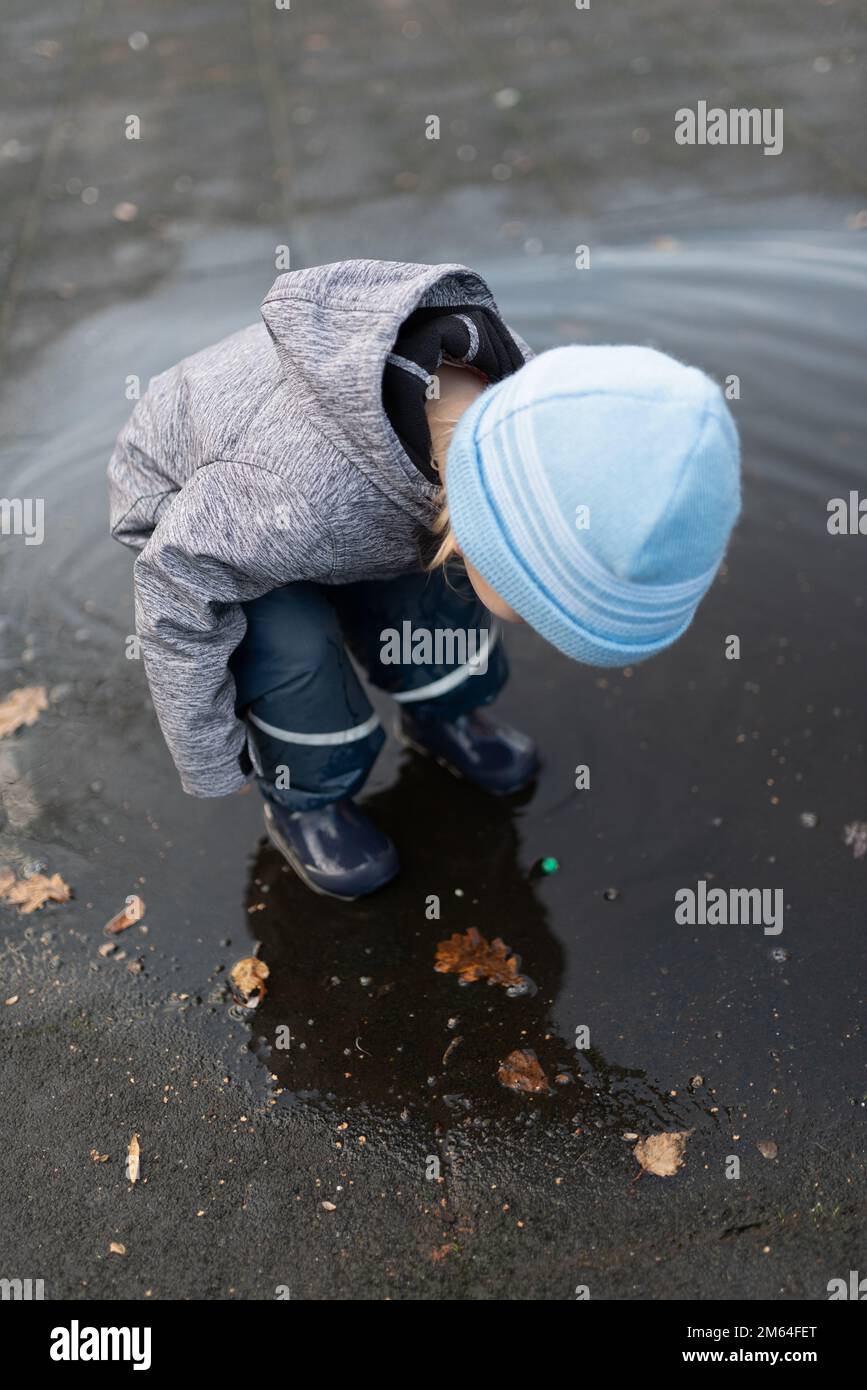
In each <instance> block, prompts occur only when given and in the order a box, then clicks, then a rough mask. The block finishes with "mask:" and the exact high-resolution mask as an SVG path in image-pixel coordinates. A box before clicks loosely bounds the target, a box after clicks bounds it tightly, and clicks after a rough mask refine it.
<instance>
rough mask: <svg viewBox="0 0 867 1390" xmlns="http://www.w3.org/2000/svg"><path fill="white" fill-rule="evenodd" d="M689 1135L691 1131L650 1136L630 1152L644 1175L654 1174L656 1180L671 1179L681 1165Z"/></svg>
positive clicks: (640, 1141)
mask: <svg viewBox="0 0 867 1390" xmlns="http://www.w3.org/2000/svg"><path fill="white" fill-rule="evenodd" d="M691 1134H692V1130H691V1129H680V1130H677V1129H676V1130H672V1131H670V1132H669V1133H666V1134H650V1135H648V1137H647V1138H646V1139H640V1140H639V1141H638V1143H637V1144H636V1145H635V1148H634V1149H633V1150H632V1152H633V1153H634V1154H635V1157H636V1158H637V1159H638V1162H639V1163H640V1164H641V1166H642V1168H643V1169H644V1171H645V1173H655V1174H656V1176H657V1177H658V1178H671V1177H674V1174H675V1173H676V1172H677V1170H678V1168H680V1167H681V1165H682V1163H683V1151H684V1149H685V1148H686V1141H687V1139H688V1138H689V1136H690V1135H691Z"/></svg>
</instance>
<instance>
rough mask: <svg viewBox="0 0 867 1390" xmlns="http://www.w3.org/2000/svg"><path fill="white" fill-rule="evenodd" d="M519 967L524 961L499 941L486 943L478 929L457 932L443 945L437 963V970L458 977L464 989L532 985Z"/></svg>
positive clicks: (472, 928) (443, 942)
mask: <svg viewBox="0 0 867 1390" xmlns="http://www.w3.org/2000/svg"><path fill="white" fill-rule="evenodd" d="M520 966H521V957H520V956H516V955H515V954H514V952H513V951H512V950H511V948H510V947H509V946H507V945H506V944H505V942H504V941H501V939H500V937H498V936H495V937H494V940H493V941H490V942H489V941H486V940H485V938H484V937H483V936H482V934H481V932H478V931H477V930H476V928H475V927H470V928H469V930H468V931H465V932H463V933H461V932H455V934H454V935H453V936H450V937H449V939H448V940H447V941H441V942H440V943H439V945H438V946H437V954H436V961H435V962H434V970H438V971H440V973H441V974H444V975H445V974H452V975H457V976H458V978H459V980H460V982H461V984H462V985H469V984H472V983H473V981H474V980H487V982H488V984H489V985H506V986H507V987H509V988H515V987H518V988H522V987H526V986H527V985H529V983H530V981H529V980H528V979H527V977H526V975H522V974H521V973H520Z"/></svg>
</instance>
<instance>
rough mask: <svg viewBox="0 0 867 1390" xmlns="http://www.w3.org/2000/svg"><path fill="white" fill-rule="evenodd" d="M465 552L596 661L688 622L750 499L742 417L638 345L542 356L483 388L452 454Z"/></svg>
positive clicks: (640, 650)
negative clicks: (745, 498)
mask: <svg viewBox="0 0 867 1390" xmlns="http://www.w3.org/2000/svg"><path fill="white" fill-rule="evenodd" d="M446 488H447V494H448V502H449V513H450V517H451V523H452V526H453V528H454V533H455V536H456V538H457V541H458V544H459V545H460V547H461V550H462V551H463V553H464V555H465V557H466V558H467V559H468V560H469V561H470V562H471V564H473V565H474V566H475V568H476V569H477V570H478V571H479V573H480V574H481V576H482V578H483V579H485V580H487V582H488V584H490V585H491V587H492V588H493V589H494V590H495V592H496V593H497V594H499V596H500V597H501V598H503V599H505V601H506V603H508V604H509V606H510V607H511V608H513V609H514V610H515V612H516V613H518V614H520V616H521V617H522V618H524V619H525V621H526V622H528V623H529V624H530V625H531V626H532V627H534V628H535V629H536V631H537V632H538V633H540V634H541V636H542V637H544V638H546V639H547V641H549V642H552V643H553V644H554V646H555V647H559V648H560V650H561V651H562V652H565V653H566V655H567V656H571V657H574V658H575V660H576V661H584V662H587V663H589V664H590V665H593V666H624V665H628V664H630V663H632V662H636V661H641V660H643V659H644V658H645V657H648V656H653V655H654V654H655V653H656V652H658V651H662V649H663V648H665V647H667V646H669V645H670V644H671V643H672V642H675V641H676V640H677V638H678V637H680V636H681V634H682V633H684V632H685V631H686V629H687V628H688V627H689V624H690V623H691V621H692V618H693V615H694V613H695V610H696V608H697V607H698V604H699V602H700V600H701V599H702V598H703V596H704V594H705V593H706V592H707V590H708V588H709V587H710V584H711V582H712V581H713V578H714V575H715V574H716V572H717V569H718V568H719V565H720V562H721V560H722V558H723V555H724V554H725V549H726V545H727V543H728V539H729V535H730V533H731V529H732V527H733V525H734V523H735V521H736V520H737V517H738V513H739V511H740V465H739V451H738V437H737V431H736V429H735V425H734V422H733V420H732V417H731V414H730V413H729V410H728V407H727V406H726V403H725V401H724V399H723V396H722V393H721V392H720V390H719V388H718V387H717V386H716V385H715V384H714V382H712V381H711V380H710V378H709V377H706V376H705V375H704V373H702V372H700V371H698V370H696V369H695V368H694V367H685V366H683V365H682V364H681V363H680V362H675V361H674V359H673V358H671V357H667V356H666V355H665V354H664V353H661V352H655V351H654V350H653V349H651V348H644V347H563V348H554V349H552V350H551V351H550V352H543V353H541V354H540V356H538V357H535V358H533V359H532V360H531V361H530V362H528V363H527V364H526V365H525V366H524V367H522V368H521V369H520V370H519V371H518V372H516V373H515V374H514V375H513V376H509V377H506V378H504V380H503V381H500V382H498V383H497V384H496V385H495V386H491V387H489V388H488V390H486V391H484V392H483V393H482V395H481V396H480V397H479V399H478V400H477V401H475V402H474V403H473V405H471V406H470V408H469V409H468V410H467V411H465V412H464V414H463V415H462V416H461V417H460V419H459V420H458V423H457V425H456V427H455V431H454V434H453V436H452V442H451V446H450V448H449V452H448V463H447V471H446Z"/></svg>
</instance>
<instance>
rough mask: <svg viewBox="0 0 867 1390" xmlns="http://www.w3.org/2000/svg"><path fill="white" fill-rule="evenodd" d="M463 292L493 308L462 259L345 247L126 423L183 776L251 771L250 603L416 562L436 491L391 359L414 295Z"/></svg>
mask: <svg viewBox="0 0 867 1390" xmlns="http://www.w3.org/2000/svg"><path fill="white" fill-rule="evenodd" d="M459 304H479V305H485V306H487V307H488V308H489V309H492V310H494V311H495V312H496V304H495V303H494V300H493V297H492V295H491V292H490V290H489V289H488V287H487V285H486V284H485V282H484V280H482V278H481V277H480V276H479V275H477V274H476V273H475V272H474V271H472V270H468V269H467V268H466V267H465V266H461V265H402V264H399V263H397V262H389V261H339V262H336V263H335V264H333V265H325V266H318V267H316V268H314V269H311V270H299V271H293V272H292V273H290V274H287V275H281V276H280V277H279V278H278V279H277V280H276V281H275V283H274V285H273V286H272V288H271V290H270V291H269V293H268V295H267V296H266V298H265V300H264V302H263V304H262V317H263V318H264V320H265V324H264V327H263V325H262V324H254V325H253V326H251V327H250V328H245V329H242V330H241V332H240V333H235V334H233V335H232V337H230V338H226V339H225V340H224V341H223V342H221V343H218V344H217V345H216V346H215V347H211V348H207V349H206V350H205V351H204V352H199V353H196V354H195V356H193V357H188V358H186V360H185V361H183V362H180V363H179V364H178V365H177V366H176V367H172V368H171V369H170V370H169V371H167V372H163V373H162V375H160V376H158V377H154V379H153V380H152V381H151V383H150V385H149V388H148V391H147V393H146V394H145V395H144V396H143V397H142V399H141V401H140V402H139V403H138V405H137V406H136V408H135V410H134V411H133V414H132V416H131V418H130V420H129V422H128V424H127V425H126V426H125V428H124V429H123V430H122V431H121V433H120V435H119V436H118V441H117V445H116V447H115V450H114V453H113V455H112V458H111V462H110V464H109V468H108V476H109V485H110V496H111V531H112V535H114V536H116V537H117V539H118V540H120V541H123V542H124V544H126V545H129V546H132V547H133V548H134V549H137V550H140V551H141V554H140V555H139V556H138V558H137V560H136V562H135V600H136V602H135V607H136V630H137V632H138V635H139V637H140V638H141V643H142V652H143V656H144V662H145V669H146V671H147V677H148V681H149V683H150V688H151V694H152V697H153V702H154V706H155V708H156V712H157V716H158V718H159V721H160V726H161V728H162V731H163V735H164V737H165V740H166V742H167V744H168V746H169V749H170V751H171V754H172V757H173V758H174V760H175V764H176V766H177V768H178V771H179V773H180V776H181V782H182V783H183V787H184V790H185V791H187V792H190V793H192V794H193V795H197V796H222V795H224V794H226V793H228V792H233V791H237V790H238V789H239V788H240V787H242V786H243V785H244V784H245V782H246V781H247V780H248V774H247V773H246V772H245V771H243V769H242V762H241V754H242V750H243V749H244V748H245V744H246V730H245V726H244V724H243V723H242V722H241V721H240V720H239V719H238V718H237V716H236V714H235V683H234V680H233V678H232V674H231V671H230V670H229V666H228V662H229V657H230V656H231V654H232V652H233V651H234V650H235V648H236V647H237V646H238V644H239V642H240V641H241V639H242V638H243V636H244V631H245V618H244V613H243V610H242V608H241V607H240V605H241V603H243V602H246V601H248V600H250V599H254V598H258V597H259V596H260V595H262V594H264V593H267V592H268V591H269V590H271V589H276V588H278V587H280V586H281V585H283V584H291V583H293V582H296V581H298V580H313V581H315V582H318V583H321V584H345V583H350V582H351V581H353V580H358V579H379V578H388V577H391V576H394V575H398V574H404V573H406V572H408V571H410V570H414V569H418V567H419V541H420V540H421V539H422V538H423V534H424V532H425V530H427V529H428V528H429V527H430V524H431V522H432V520H433V518H434V516H435V515H436V488H435V486H434V485H433V484H431V483H429V482H428V481H427V480H426V479H425V478H424V477H423V476H422V474H421V473H420V472H419V470H418V469H417V468H416V467H415V466H414V464H413V463H412V462H411V461H410V459H409V458H408V457H407V455H406V454H405V452H404V450H403V448H402V447H401V445H400V442H399V440H398V438H397V436H396V434H395V433H394V431H393V429H392V427H391V424H390V423H389V420H388V417H387V415H386V414H385V411H384V410H383V407H382V396H381V384H382V374H383V369H384V365H385V358H386V355H387V353H388V352H389V350H390V348H391V346H392V344H393V343H394V340H395V338H396V337H397V333H398V329H399V328H400V325H401V323H402V322H403V320H404V319H405V318H406V317H407V315H408V314H410V313H411V312H412V311H413V309H416V308H420V307H438V306H443V307H444V308H450V307H454V306H456V305H459ZM513 337H514V338H515V340H516V342H517V343H518V346H519V347H520V349H521V351H522V352H523V354H524V355H525V357H529V356H530V352H529V349H528V348H526V346H525V344H523V343H522V342H521V341H520V339H519V338H518V337H517V334H513Z"/></svg>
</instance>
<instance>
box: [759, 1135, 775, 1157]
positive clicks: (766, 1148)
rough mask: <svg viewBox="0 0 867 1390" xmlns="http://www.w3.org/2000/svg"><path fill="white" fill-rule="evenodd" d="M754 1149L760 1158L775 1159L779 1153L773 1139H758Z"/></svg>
mask: <svg viewBox="0 0 867 1390" xmlns="http://www.w3.org/2000/svg"><path fill="white" fill-rule="evenodd" d="M756 1148H757V1149H758V1151H759V1153H760V1154H761V1156H762V1158H776V1156H777V1154H778V1152H779V1150H778V1149H777V1146H776V1144H775V1143H774V1141H773V1139H759V1140H758V1141H757V1142H756Z"/></svg>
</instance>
